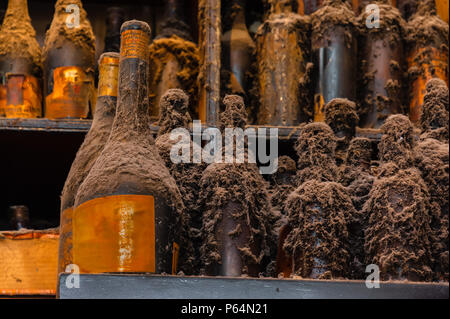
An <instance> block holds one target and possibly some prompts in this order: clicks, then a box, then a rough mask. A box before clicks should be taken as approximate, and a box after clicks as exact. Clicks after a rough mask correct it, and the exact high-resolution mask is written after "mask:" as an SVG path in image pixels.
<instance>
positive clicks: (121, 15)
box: [103, 7, 126, 52]
mask: <svg viewBox="0 0 450 319" xmlns="http://www.w3.org/2000/svg"><path fill="white" fill-rule="evenodd" d="M125 21H126V18H125V10H124V9H123V8H121V7H109V8H108V9H107V10H106V35H105V49H104V50H103V52H119V51H120V27H121V26H122V24H123V23H124V22H125Z"/></svg>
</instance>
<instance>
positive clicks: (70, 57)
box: [44, 0, 95, 118]
mask: <svg viewBox="0 0 450 319" xmlns="http://www.w3.org/2000/svg"><path fill="white" fill-rule="evenodd" d="M77 13H79V16H78V15H77ZM94 72H95V37H94V33H93V32H92V27H91V24H90V22H89V20H88V19H87V14H86V11H85V10H84V9H83V5H82V3H81V1H80V0H58V1H57V2H56V4H55V15H54V16H53V21H52V23H51V25H50V29H49V30H48V31H47V34H46V37H45V46H44V78H45V85H44V94H45V117H47V118H87V117H88V114H89V105H91V107H92V108H93V107H94V105H95V86H94Z"/></svg>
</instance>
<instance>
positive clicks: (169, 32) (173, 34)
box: [149, 0, 199, 121]
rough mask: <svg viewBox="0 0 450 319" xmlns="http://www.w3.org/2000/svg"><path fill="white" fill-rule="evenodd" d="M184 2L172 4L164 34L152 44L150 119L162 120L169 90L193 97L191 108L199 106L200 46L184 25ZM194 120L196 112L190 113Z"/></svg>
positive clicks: (167, 9)
mask: <svg viewBox="0 0 450 319" xmlns="http://www.w3.org/2000/svg"><path fill="white" fill-rule="evenodd" d="M183 9H184V1H183V0H168V1H166V4H165V17H164V21H163V22H162V23H161V32H160V34H158V36H157V37H156V38H155V40H154V41H153V42H152V43H151V45H150V47H149V51H150V87H149V97H150V117H151V119H152V120H153V121H156V120H157V119H158V117H159V113H160V107H159V101H160V99H161V97H162V96H163V94H164V93H166V91H167V90H169V89H182V90H184V91H186V92H187V93H188V94H189V97H190V99H191V101H192V103H191V105H194V106H195V105H197V102H196V101H197V98H196V92H197V87H196V81H197V76H198V68H199V56H198V49H197V45H196V44H195V43H193V42H192V37H191V35H190V28H189V26H188V25H187V24H186V23H185V22H184V21H183V14H182V12H183ZM190 113H191V116H192V117H194V115H195V113H196V111H195V110H194V109H193V108H192V109H191V110H190Z"/></svg>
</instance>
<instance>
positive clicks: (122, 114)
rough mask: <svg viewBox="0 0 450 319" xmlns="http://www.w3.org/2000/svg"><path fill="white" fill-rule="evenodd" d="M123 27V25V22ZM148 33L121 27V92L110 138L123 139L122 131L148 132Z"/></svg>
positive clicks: (144, 133)
mask: <svg viewBox="0 0 450 319" xmlns="http://www.w3.org/2000/svg"><path fill="white" fill-rule="evenodd" d="M122 29H123V26H122ZM149 43H150V35H149V33H147V32H145V31H143V30H141V29H139V30H136V29H132V28H130V29H127V30H123V31H122V35H121V49H120V66H119V70H120V71H119V81H118V85H119V93H118V101H117V111H116V117H115V119H114V124H113V128H112V132H111V138H118V139H123V134H125V135H127V134H128V135H133V136H136V134H137V136H147V135H148V134H147V133H148V131H149V130H150V127H149V124H150V123H149V101H148V79H149V69H148V59H149V57H148V46H149Z"/></svg>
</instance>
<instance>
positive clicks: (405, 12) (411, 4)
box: [396, 0, 434, 20]
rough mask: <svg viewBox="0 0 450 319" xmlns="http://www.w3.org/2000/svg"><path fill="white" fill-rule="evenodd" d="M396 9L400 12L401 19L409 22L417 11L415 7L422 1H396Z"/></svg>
mask: <svg viewBox="0 0 450 319" xmlns="http://www.w3.org/2000/svg"><path fill="white" fill-rule="evenodd" d="M396 1H397V8H398V10H399V11H400V13H401V15H402V17H403V19H405V20H409V18H411V17H412V15H414V13H416V11H417V5H418V4H419V2H420V1H422V0H396ZM433 1H434V0H433Z"/></svg>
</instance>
